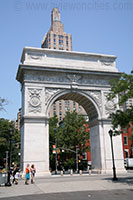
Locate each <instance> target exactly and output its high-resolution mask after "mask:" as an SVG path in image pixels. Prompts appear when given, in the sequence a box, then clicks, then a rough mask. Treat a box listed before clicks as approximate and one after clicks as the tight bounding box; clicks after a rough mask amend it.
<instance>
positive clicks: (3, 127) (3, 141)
mask: <svg viewBox="0 0 133 200" xmlns="http://www.w3.org/2000/svg"><path fill="white" fill-rule="evenodd" d="M10 129H13V136H12V159H11V160H12V162H15V163H16V164H19V162H20V161H19V155H18V153H19V152H20V133H19V131H18V130H16V129H15V128H14V122H13V121H9V120H6V119H3V118H1V119H0V166H4V165H5V158H6V151H9V138H10Z"/></svg>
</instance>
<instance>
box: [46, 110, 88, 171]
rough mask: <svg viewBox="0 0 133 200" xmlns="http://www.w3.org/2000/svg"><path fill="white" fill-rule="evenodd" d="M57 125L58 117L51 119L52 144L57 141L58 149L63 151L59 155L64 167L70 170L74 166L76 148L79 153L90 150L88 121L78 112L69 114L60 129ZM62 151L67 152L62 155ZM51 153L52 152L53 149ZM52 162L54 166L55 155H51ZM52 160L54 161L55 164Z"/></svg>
mask: <svg viewBox="0 0 133 200" xmlns="http://www.w3.org/2000/svg"><path fill="white" fill-rule="evenodd" d="M56 123H57V117H54V118H52V119H50V143H52V144H55V143H56V140H57V145H58V146H57V147H58V148H59V149H60V150H61V151H60V154H59V156H60V161H63V165H65V166H66V168H69V167H72V166H74V163H75V156H76V155H75V152H76V150H77V149H76V148H78V153H83V152H87V151H88V150H89V147H88V146H87V145H86V143H87V141H88V139H89V132H88V131H86V120H85V118H84V117H83V116H79V115H78V114H77V113H76V112H72V113H70V112H67V113H66V116H65V118H64V120H63V121H62V122H61V123H60V125H59V126H58V127H57V124H56ZM54 128H56V129H54ZM50 146H51V145H50ZM62 150H65V152H63V153H62ZM50 152H52V149H51V151H50ZM64 154H65V156H64ZM50 160H51V164H52V166H53V165H54V163H55V160H54V155H53V154H52V155H51V153H50ZM52 160H53V161H54V162H53V163H52Z"/></svg>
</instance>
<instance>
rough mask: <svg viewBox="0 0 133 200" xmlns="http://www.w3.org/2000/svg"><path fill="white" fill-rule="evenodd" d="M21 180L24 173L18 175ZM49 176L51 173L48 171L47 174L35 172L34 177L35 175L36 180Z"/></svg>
mask: <svg viewBox="0 0 133 200" xmlns="http://www.w3.org/2000/svg"><path fill="white" fill-rule="evenodd" d="M20 176H21V177H22V178H25V172H21V175H20ZM49 176H51V173H50V171H48V172H37V173H36V175H35V177H36V178H38V177H39V178H40V177H49Z"/></svg>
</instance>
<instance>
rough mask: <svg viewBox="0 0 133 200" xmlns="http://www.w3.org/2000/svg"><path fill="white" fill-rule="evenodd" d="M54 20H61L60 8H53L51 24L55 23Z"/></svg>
mask: <svg viewBox="0 0 133 200" xmlns="http://www.w3.org/2000/svg"><path fill="white" fill-rule="evenodd" d="M54 21H60V12H59V10H58V8H53V10H52V12H51V25H53V22H54Z"/></svg>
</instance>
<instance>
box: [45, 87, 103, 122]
mask: <svg viewBox="0 0 133 200" xmlns="http://www.w3.org/2000/svg"><path fill="white" fill-rule="evenodd" d="M59 100H72V101H75V102H77V103H78V104H79V105H81V106H82V107H83V108H84V110H85V111H86V113H87V115H88V117H89V121H92V120H94V119H98V118H100V111H99V107H98V105H97V103H96V101H95V100H94V99H93V98H92V97H91V96H89V95H87V94H84V93H82V92H77V91H74V92H70V91H69V92H68V91H63V92H61V93H58V94H57V95H55V96H54V97H53V98H52V99H51V101H50V102H49V105H48V108H47V111H48V113H49V110H50V107H51V105H52V104H53V103H54V102H56V101H59Z"/></svg>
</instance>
